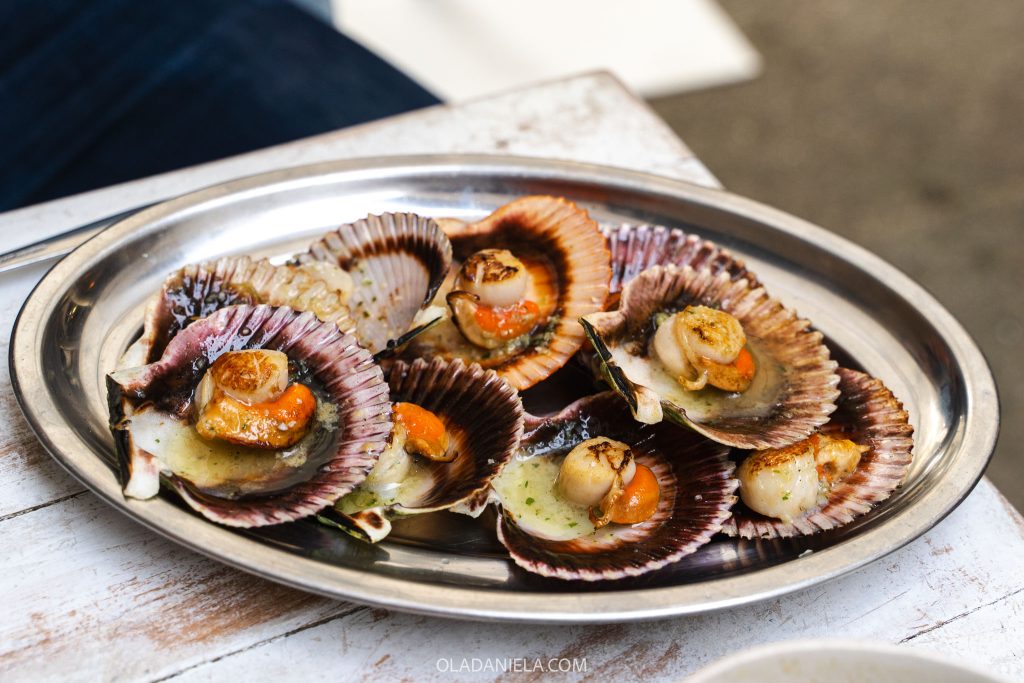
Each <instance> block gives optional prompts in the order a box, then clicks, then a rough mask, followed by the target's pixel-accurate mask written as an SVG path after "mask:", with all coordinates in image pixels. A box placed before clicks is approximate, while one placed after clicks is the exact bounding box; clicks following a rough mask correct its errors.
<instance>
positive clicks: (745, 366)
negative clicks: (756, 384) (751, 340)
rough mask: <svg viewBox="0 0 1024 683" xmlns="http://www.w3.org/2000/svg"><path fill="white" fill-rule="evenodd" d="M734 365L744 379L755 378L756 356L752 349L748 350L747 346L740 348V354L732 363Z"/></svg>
mask: <svg viewBox="0 0 1024 683" xmlns="http://www.w3.org/2000/svg"><path fill="white" fill-rule="evenodd" d="M732 365H733V367H734V368H736V372H738V373H739V374H740V376H741V377H743V379H747V380H750V379H753V378H754V371H755V369H756V368H755V365H754V356H753V355H751V353H750V351H747V347H745V346H744V347H743V348H742V349H740V354H739V355H738V356H736V360H734V361H733V363H732Z"/></svg>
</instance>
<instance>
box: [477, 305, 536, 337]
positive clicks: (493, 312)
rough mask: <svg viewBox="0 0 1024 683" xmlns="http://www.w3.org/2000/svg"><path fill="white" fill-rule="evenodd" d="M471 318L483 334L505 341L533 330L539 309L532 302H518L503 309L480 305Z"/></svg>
mask: <svg viewBox="0 0 1024 683" xmlns="http://www.w3.org/2000/svg"><path fill="white" fill-rule="evenodd" d="M473 317H474V318H475V319H476V324H477V325H478V326H479V327H480V329H481V330H483V331H484V332H485V333H487V334H489V335H491V336H493V337H497V338H498V339H502V340H505V341H507V340H510V339H515V338H516V337H521V336H523V335H524V334H526V333H527V332H529V331H530V330H532V329H533V328H534V326H535V325H536V324H537V319H538V318H539V317H540V307H539V306H537V304H535V303H534V302H532V301H520V302H519V303H518V304H515V305H513V306H506V307H504V308H492V307H491V306H484V305H482V304H480V305H478V306H477V307H476V310H475V311H474V313H473Z"/></svg>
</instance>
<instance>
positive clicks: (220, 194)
mask: <svg viewBox="0 0 1024 683" xmlns="http://www.w3.org/2000/svg"><path fill="white" fill-rule="evenodd" d="M460 170H461V171H463V172H467V171H472V172H473V173H476V174H480V173H490V174H495V175H502V176H507V177H529V178H533V179H538V180H544V179H548V180H567V179H569V180H572V181H573V182H579V183H591V184H594V185H604V186H608V185H614V186H616V187H617V188H619V189H622V190H627V191H628V190H629V189H630V188H633V189H636V190H641V189H642V190H643V191H644V192H645V193H650V192H652V191H654V192H657V193H659V194H663V195H665V196H666V197H668V198H671V199H675V200H677V201H686V202H690V203H696V204H701V205H704V206H706V207H708V208H711V209H714V210H720V211H726V212H729V213H732V214H736V215H738V216H740V217H742V218H745V219H747V220H752V221H757V222H761V223H766V224H770V225H771V226H772V228H773V229H776V230H781V231H783V232H785V233H788V234H790V235H792V236H793V237H796V238H797V239H800V240H803V241H806V242H810V243H811V244H814V245H816V246H819V247H823V248H825V249H826V250H828V251H830V252H832V253H833V254H842V257H843V258H844V259H845V260H847V261H849V262H852V264H853V265H855V266H856V267H857V268H858V269H860V270H862V271H866V272H868V273H870V274H871V276H872V277H873V278H874V279H876V280H879V281H882V282H884V283H885V284H886V285H887V286H889V287H893V288H897V289H899V291H900V292H901V293H902V294H903V296H904V298H906V299H908V300H911V301H912V302H913V305H915V306H916V307H917V308H918V310H919V311H920V312H921V313H923V314H925V315H926V316H927V317H928V319H929V320H930V321H931V322H932V323H933V324H934V325H935V327H936V328H937V329H939V330H941V333H942V336H943V338H944V340H945V341H946V343H947V344H948V345H949V347H950V350H951V351H952V354H953V357H954V362H955V364H956V365H957V366H958V367H959V368H960V371H961V373H962V375H963V377H964V380H965V382H964V384H965V387H964V390H965V393H966V399H967V401H966V404H965V405H966V406H967V407H968V408H969V410H967V411H966V412H967V413H968V414H967V415H965V416H962V417H963V418H964V420H965V425H964V431H963V439H962V442H961V444H960V447H959V449H958V450H957V452H956V459H957V461H958V462H957V465H958V466H957V468H956V474H957V475H958V476H957V477H950V470H951V469H952V468H947V471H946V472H945V473H943V478H944V479H946V480H947V481H946V482H945V483H946V484H947V485H945V486H934V487H932V489H931V490H929V491H926V492H925V493H924V494H923V495H922V496H921V497H920V498H919V499H918V500H916V501H915V502H914V503H913V505H912V506H911V507H909V508H908V509H907V510H905V511H903V512H901V513H900V514H896V515H893V516H892V517H890V518H888V519H884V520H882V521H881V522H880V523H879V524H878V525H877V526H876V527H873V528H871V529H868V530H866V531H864V532H863V533H861V534H858V535H857V536H855V537H853V538H850V539H847V540H845V541H844V542H843V543H842V544H839V545H838V546H836V547H832V548H827V549H824V550H820V551H816V552H814V553H813V554H811V555H809V556H807V557H801V558H799V559H797V560H792V561H789V562H784V563H781V564H779V565H776V566H774V567H769V568H767V569H762V570H758V571H755V572H750V573H744V574H740V575H737V576H731V577H727V578H722V579H712V580H707V581H698V582H694V583H685V584H679V585H674V586H663V587H658V588H640V589H628V590H621V591H616V590H607V591H599V592H582V593H581V592H572V591H553V592H544V593H540V592H537V593H534V592H529V593H520V592H510V591H502V590H496V589H489V588H481V587H463V586H458V585H454V584H447V583H443V584H442V583H431V584H426V583H418V582H415V581H410V580H407V579H403V578H400V577H393V576H386V575H382V574H379V573H375V572H368V571H365V570H361V569H355V568H348V567H342V566H338V565H328V564H326V563H324V562H321V561H318V560H313V559H310V558H306V557H301V556H299V555H296V554H293V553H288V552H287V551H285V550H282V549H277V548H272V547H270V546H268V545H266V544H263V543H260V542H259V541H256V540H254V539H250V538H248V537H246V536H244V535H243V534H238V533H235V532H233V531H231V530H228V529H226V528H223V527H220V526H218V525H215V524H211V523H209V522H207V521H206V520H204V519H201V518H199V517H198V516H195V515H193V514H192V513H190V512H187V511H185V510H182V509H180V508H178V507H176V506H174V505H173V504H172V503H170V502H169V501H166V500H163V499H154V500H150V501H134V500H127V499H125V498H124V497H123V496H122V494H121V490H120V487H119V486H118V485H117V480H116V477H114V476H112V473H111V470H110V469H109V467H108V466H107V465H106V463H103V462H102V461H100V460H99V459H98V458H95V457H94V456H93V455H92V454H91V452H90V451H88V450H87V449H84V448H82V445H83V443H82V441H81V440H80V439H78V438H77V437H76V436H75V434H74V432H73V431H72V429H71V427H70V425H67V424H65V423H63V422H62V419H61V416H60V412H59V411H58V410H57V408H56V406H55V405H54V404H53V402H52V401H51V400H50V397H49V392H48V391H45V390H40V389H43V388H44V387H45V385H46V381H45V373H44V372H43V371H42V368H41V366H40V363H39V362H38V360H39V355H38V353H37V351H38V350H39V345H40V342H41V338H42V333H43V330H44V327H45V323H46V321H48V320H49V319H50V316H51V314H52V312H53V308H54V305H53V304H55V302H56V301H57V300H58V297H59V295H60V294H62V293H63V292H64V291H65V288H64V287H62V284H61V283H62V281H68V279H69V275H72V274H74V273H77V272H79V271H80V266H81V265H82V264H84V263H87V262H88V261H89V260H90V259H93V258H95V257H97V256H98V255H100V254H101V253H103V252H104V251H106V250H108V249H116V248H117V243H118V242H119V241H120V240H121V239H123V238H125V237H127V236H128V235H129V234H131V233H132V232H133V231H135V230H136V229H138V228H140V227H142V226H144V225H146V224H150V223H153V222H155V221H159V220H161V219H163V218H166V217H168V216H171V215H173V214H175V213H176V212H178V211H181V210H187V209H189V208H194V207H196V206H199V205H203V204H205V203H207V202H212V201H216V200H223V199H228V198H231V197H235V196H237V195H244V194H245V193H246V192H247V191H259V190H264V191H266V190H267V189H268V188H269V187H271V186H275V187H280V188H281V189H283V188H284V187H286V186H287V185H288V184H290V183H295V182H303V181H310V180H314V179H320V181H321V182H328V177H331V178H333V177H335V176H341V178H340V180H349V181H350V182H354V181H355V180H357V179H366V178H372V177H376V176H384V177H392V178H396V177H402V176H409V177H413V176H419V175H424V174H428V175H447V176H454V177H457V175H458V172H459V171H460ZM9 366H10V376H11V384H12V388H13V390H14V393H15V396H16V398H17V400H18V404H19V406H20V407H21V410H22V412H23V413H24V415H25V418H26V420H27V421H28V423H29V425H30V426H31V428H32V431H33V432H34V433H35V435H36V437H37V438H38V439H39V440H40V442H41V443H42V444H43V446H44V447H45V448H46V450H47V452H48V453H50V455H51V456H52V457H53V458H54V459H55V460H57V462H58V463H60V464H61V465H62V466H63V467H64V468H65V469H66V470H68V472H70V473H71V474H72V476H74V477H75V478H76V479H78V480H79V481H80V482H81V483H82V484H83V485H84V486H85V487H86V488H88V489H90V490H91V491H93V492H94V493H96V494H97V495H98V496H99V497H100V498H101V499H102V500H103V501H104V502H106V503H107V504H109V505H111V506H112V507H114V508H115V509H117V510H118V511H119V512H121V513H123V514H126V515H127V516H129V517H130V518H132V519H134V520H135V521H137V522H140V523H142V524H143V525H145V526H147V527H149V528H150V529H153V530H155V531H157V532H158V533H160V534H161V535H163V536H165V537H167V538H169V539H170V540H172V541H174V542H176V543H178V544H179V545H182V546H185V547H187V548H189V549H191V550H194V551H196V552H199V553H200V554H203V555H205V556H207V557H211V558H212V559H215V560H217V561H219V562H222V563H225V564H228V565H231V566H234V567H236V568H238V569H242V570H243V571H247V572H249V573H252V574H256V575H258V576H261V577H263V578H266V579H269V580H272V581H276V582H278V583H283V584H286V585H289V586H292V587H295V588H299V589H302V590H306V591H309V592H313V593H319V594H321V595H326V596H328V597H332V598H335V599H343V600H349V601H353V602H358V603H361V604H368V605H371V606H374V607H383V608H387V609H395V610H399V611H403V612H412V613H417V614H427V615H433V616H444V617H454V618H469V619H476V620H488V621H514V622H533V623H576V624H581V623H611V622H622V621H638V620H650V619H659V618H668V617H672V616H681V615H690V614H699V613H706V612H711V611H716V610H720V609H726V608H730V607H735V606H739V605H743V604H749V603H754V602H760V601H763V600H767V599H771V598H775V597H779V596H781V595H785V594H787V593H792V592H795V591H798V590H801V589H803V588H807V587H810V586H812V585H815V584H817V583H822V582H825V581H830V580H832V579H834V578H836V577H838V576H840V575H843V574H846V573H849V572H851V571H854V570H855V569H858V568H860V567H862V566H864V565H866V564H869V563H871V562H874V561H876V560H878V559H880V558H881V557H884V556H885V555H888V554H889V553H892V552H894V551H896V550H898V549H899V548H901V547H903V546H905V545H906V544H908V543H910V542H911V541H913V540H915V539H917V538H918V537H920V536H921V535H922V534H924V533H925V532H927V531H928V530H930V529H931V528H933V527H934V526H935V525H936V524H938V523H939V522H940V521H941V520H942V519H943V518H945V517H946V516H947V515H948V514H949V513H950V512H951V511H952V510H953V509H955V508H956V507H957V506H958V505H959V504H960V503H961V502H962V501H963V500H964V499H965V498H966V497H967V495H969V493H970V492H971V491H972V490H973V489H974V487H975V486H976V485H977V483H978V481H979V480H980V479H981V477H982V475H983V474H984V470H985V467H986V466H987V465H988V462H989V460H990V459H991V457H992V454H993V451H994V448H995V443H996V439H997V436H998V431H999V399H998V395H997V391H996V385H995V380H994V378H993V376H992V372H991V370H990V368H989V366H988V364H987V362H986V361H985V358H984V356H983V354H982V352H981V351H980V349H979V348H978V346H977V344H976V343H975V342H974V340H973V339H972V338H971V336H970V334H969V333H968V332H967V331H966V330H965V329H964V328H963V326H962V325H961V324H960V323H959V322H958V321H957V320H956V319H955V318H954V317H953V316H952V314H950V313H949V312H948V311H947V310H946V309H945V307H943V306H942V305H941V304H940V303H939V302H938V301H937V300H936V299H935V298H934V297H933V296H932V295H931V294H930V293H929V292H927V291H926V290H925V289H924V288H923V287H922V286H921V285H919V284H917V283H916V282H914V281H913V280H912V279H910V278H909V277H908V276H907V275H905V274H904V273H902V272H901V271H900V270H898V269H897V268H895V267H894V266H892V265H891V264H889V263H887V262H886V261H884V260H883V259H881V258H880V257H878V256H876V255H874V254H873V253H871V252H869V251H868V250H866V249H864V248H863V247H860V246H858V245H856V244H854V243H853V242H850V241H849V240H847V239H845V238H843V237H840V236H839V235H836V234H834V233H831V232H829V231H827V230H825V229H824V228H821V227H819V226H816V225H814V224H812V223H810V222H808V221H805V220H803V219H801V218H797V217H796V216H793V215H791V214H788V213H786V212H783V211H781V210H779V209H775V208H773V207H770V206H767V205H765V204H762V203H760V202H757V201H755V200H751V199H748V198H745V197H742V196H739V195H735V194H732V193H730V192H728V191H725V190H720V189H714V188H707V187H703V186H698V185H694V184H692V183H687V182H685V181H681V180H675V179H672V178H667V177H663V176H657V175H653V174H650V173H646V172H641V171H633V170H628V169H622V168H616V167H611V166H601V165H596V164H588V163H581V162H573V161H560V160H552V159H540V158H532V157H516V156H504V155H502V156H498V155H480V154H458V155H449V154H446V155H405V156H391V157H375V158H357V159H346V160H339V161H329V162H320V163H316V164H308V165H303V166H295V167H289V168H283V169H278V170H274V171H269V172H264V173H260V174H256V175H251V176H246V177H243V178H238V179H235V180H231V181H227V182H224V183H218V184H216V185H212V186H209V187H206V188H202V189H199V190H195V191H193V192H189V193H187V194H184V195H181V196H179V197H175V198H172V199H169V200H166V201H163V202H159V203H157V204H154V205H153V206H150V207H146V208H144V209H142V210H140V211H139V212H137V213H134V214H132V215H131V216H129V217H127V218H124V219H122V220H120V221H118V222H116V223H114V224H112V225H111V226H110V227H108V228H107V229H105V230H103V231H102V232H100V233H99V234H97V235H96V236H95V237H93V238H91V239H90V240H88V241H87V242H85V243H84V244H82V245H81V246H79V247H78V248H77V249H75V250H74V251H73V252H71V253H70V254H69V255H68V256H66V257H65V258H64V259H62V260H61V261H59V262H58V263H56V264H55V265H54V266H53V267H52V268H51V269H50V270H49V271H48V272H47V273H46V275H44V276H43V278H42V279H41V280H40V281H39V282H38V283H37V284H36V286H35V287H34V288H33V290H32V292H31V293H30V294H29V295H28V298H27V299H26V301H25V303H24V304H23V305H22V308H21V310H20V311H19V313H18V317H17V319H16V321H15V324H14V327H13V331H12V336H11V344H10V352H9ZM965 474H967V475H968V476H966V477H964V475H965ZM949 479H953V481H948V480H949ZM910 522H914V523H910ZM882 537H885V538H884V542H883V541H882ZM841 551H842V552H841ZM842 555H845V556H847V557H846V558H845V559H841V556H842ZM850 555H852V559H851V558H850V557H849V556H850ZM612 596H614V598H620V599H614V598H613V599H609V598H610V597H612ZM620 605H625V607H620Z"/></svg>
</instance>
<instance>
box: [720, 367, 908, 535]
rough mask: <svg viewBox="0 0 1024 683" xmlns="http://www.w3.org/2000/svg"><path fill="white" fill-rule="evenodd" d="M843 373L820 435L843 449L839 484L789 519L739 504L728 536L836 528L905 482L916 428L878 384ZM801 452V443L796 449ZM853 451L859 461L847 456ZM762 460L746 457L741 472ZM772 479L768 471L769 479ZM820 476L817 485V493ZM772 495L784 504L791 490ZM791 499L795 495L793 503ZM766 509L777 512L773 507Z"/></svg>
mask: <svg viewBox="0 0 1024 683" xmlns="http://www.w3.org/2000/svg"><path fill="white" fill-rule="evenodd" d="M838 374H839V379H840V382H839V390H840V397H839V401H838V408H837V409H836V411H835V412H834V413H833V414H832V418H831V419H830V420H829V422H828V424H826V425H824V426H823V427H822V428H821V430H820V434H821V435H822V437H824V438H825V439H827V444H826V446H825V448H826V449H827V448H829V447H836V446H840V447H841V448H839V449H838V450H840V451H842V452H843V453H842V454H841V457H839V458H838V459H837V458H832V460H834V461H835V462H837V463H838V465H839V466H840V471H839V472H838V473H837V475H838V476H837V477H836V483H835V484H834V485H833V486H831V487H828V488H825V489H822V490H820V494H819V496H816V498H815V500H813V501H811V502H810V504H808V505H804V506H801V509H799V510H796V509H792V510H790V514H788V515H783V517H786V518H785V519H779V518H777V517H768V516H766V515H764V514H759V513H756V512H754V511H753V510H751V509H750V507H749V506H747V505H744V504H742V503H740V504H738V505H737V506H736V508H735V509H734V515H733V518H732V519H730V520H729V521H728V522H727V523H726V525H725V526H724V527H723V531H724V532H725V533H727V534H729V535H732V536H737V535H738V536H741V537H742V538H748V539H749V538H765V539H773V538H776V539H777V538H788V537H793V536H806V535H810V534H814V533H818V532H820V531H826V530H829V529H835V528H837V527H840V526H843V525H844V524H849V523H850V522H852V521H853V520H854V519H856V518H857V517H859V516H861V515H864V514H866V513H867V512H868V511H870V510H871V509H872V507H874V506H875V505H877V504H878V503H880V502H882V501H884V500H885V499H887V498H888V497H889V496H891V495H892V493H893V492H894V491H895V490H896V489H897V488H898V487H899V485H900V484H901V483H902V482H903V480H904V479H905V478H906V476H907V472H908V471H909V470H910V465H911V463H912V459H913V455H912V451H913V433H914V429H913V427H912V426H911V425H910V422H909V417H908V415H907V412H906V411H905V410H904V409H903V405H902V404H901V403H900V402H899V401H898V400H897V399H896V397H895V396H893V394H892V392H891V391H890V390H889V389H888V388H887V387H886V386H885V385H884V384H882V382H881V381H880V380H878V379H875V378H873V377H871V376H869V375H866V374H864V373H862V372H858V371H856V370H849V369H846V368H840V369H839V371H838ZM851 446H852V447H853V448H852V449H851ZM801 447H802V445H801V444H798V445H797V446H796V448H801ZM818 450H819V451H820V450H821V449H820V448H819V449H818ZM851 450H853V451H855V452H856V453H857V454H858V455H859V457H857V458H847V457H845V453H846V452H849V451H851ZM758 455H759V454H758V453H756V452H755V453H751V454H746V455H745V456H741V457H744V458H745V459H744V461H743V463H742V464H741V465H740V468H741V470H742V469H743V467H744V465H745V464H746V462H748V461H749V460H751V459H752V458H757V457H758ZM848 459H850V460H853V461H855V462H856V465H855V467H854V468H853V471H852V472H845V471H842V466H843V465H844V464H846V463H844V460H848ZM812 466H813V463H812ZM771 474H772V472H770V471H768V472H766V475H771ZM816 475H817V473H815V476H814V486H815V488H818V477H817V476H816ZM746 485H747V484H744V486H746ZM773 485H775V486H777V484H771V483H769V484H768V487H771V486H773ZM768 492H769V493H772V492H774V493H775V494H776V495H777V498H778V499H779V500H781V498H782V497H785V496H786V493H787V492H788V489H787V488H786V487H785V486H783V487H782V488H775V489H772V488H769V489H768ZM792 496H793V494H790V499H792ZM744 498H746V495H744ZM776 504H778V503H776ZM762 510H763V511H765V512H769V513H771V512H774V510H773V509H771V507H769V508H762ZM794 513H795V514H794Z"/></svg>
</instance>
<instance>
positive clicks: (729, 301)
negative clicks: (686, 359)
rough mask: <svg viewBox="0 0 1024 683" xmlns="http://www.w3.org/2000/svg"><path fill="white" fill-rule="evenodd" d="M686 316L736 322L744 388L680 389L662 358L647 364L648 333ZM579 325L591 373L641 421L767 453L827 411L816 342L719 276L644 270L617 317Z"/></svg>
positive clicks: (741, 283) (822, 349)
mask: <svg viewBox="0 0 1024 683" xmlns="http://www.w3.org/2000/svg"><path fill="white" fill-rule="evenodd" d="M688 308H689V310H693V309H694V308H706V309H713V310H720V311H722V312H724V313H726V314H728V316H729V317H731V318H734V319H735V320H736V321H738V323H739V324H740V326H741V327H742V330H743V333H744V336H745V338H746V339H745V342H746V343H745V345H744V347H743V348H744V349H745V350H746V351H747V352H748V353H749V358H748V362H749V364H750V365H751V366H752V367H751V368H750V370H751V372H752V376H749V375H748V376H747V377H746V378H745V379H746V381H745V382H744V385H745V386H746V389H744V390H743V391H732V390H729V391H727V390H724V389H719V388H717V387H715V386H711V385H710V384H709V385H708V386H705V387H704V388H697V387H699V386H700V383H698V384H697V385H695V386H694V387H693V388H687V386H686V385H684V383H683V382H681V381H680V377H679V376H678V375H676V374H673V373H672V372H670V371H669V369H668V367H666V364H665V362H664V361H665V360H668V361H669V364H671V363H672V359H668V358H665V357H663V358H660V359H659V358H658V357H657V351H656V349H654V347H655V344H653V343H652V340H653V338H654V337H655V334H656V331H657V330H658V329H659V328H660V327H661V326H662V325H663V323H665V322H666V321H669V320H672V319H673V317H674V316H676V314H677V313H679V312H680V311H685V310H687V309H688ZM581 322H582V323H583V326H584V328H585V329H586V332H587V335H588V337H589V338H590V340H591V342H592V343H593V346H594V349H595V351H596V353H597V355H598V357H599V358H598V360H599V363H598V364H597V369H598V371H599V373H600V374H601V376H603V377H604V379H605V380H606V381H607V382H608V383H609V384H610V385H611V387H612V388H613V389H614V390H615V391H617V392H618V393H619V394H620V395H622V396H623V398H625V399H626V401H627V403H628V404H629V406H630V408H631V410H632V411H633V414H634V416H635V417H636V419H637V420H639V421H641V422H645V423H657V422H660V421H661V420H662V419H664V418H668V419H669V420H670V421H673V422H676V423H678V424H681V425H684V426H686V427H689V428H691V429H693V430H695V431H697V432H699V433H700V434H703V435H704V436H706V437H708V438H709V439H713V440H715V441H718V442H719V443H723V444H726V445H729V446H734V447H737V448H751V449H758V448H777V447H781V446H786V445H788V444H791V443H794V442H796V441H799V440H800V439H803V438H806V437H807V436H809V435H810V434H811V433H812V432H814V431H815V430H816V429H817V428H818V427H820V426H821V425H823V424H824V423H825V422H826V421H827V420H828V416H829V414H830V413H831V412H832V411H833V410H835V400H836V398H837V397H838V395H839V391H838V389H837V388H836V385H837V384H838V382H839V378H838V376H837V375H836V372H835V369H836V367H837V364H836V363H835V362H834V361H832V360H830V358H829V351H828V348H827V347H826V346H825V344H824V343H823V340H822V335H821V333H820V332H817V331H812V330H811V329H809V328H810V323H809V322H807V321H806V320H803V319H800V318H798V317H797V316H796V314H795V313H793V312H792V311H790V310H788V309H786V308H785V307H784V306H783V305H782V304H781V303H780V302H779V301H777V300H775V299H773V298H771V297H770V296H769V295H768V294H767V293H766V292H765V290H764V289H763V288H760V287H758V288H755V289H751V287H750V285H749V283H748V282H747V281H746V280H745V279H740V280H734V279H733V278H732V277H731V275H730V274H729V272H727V271H721V272H719V273H718V274H717V275H716V274H715V273H713V272H712V271H710V270H706V269H705V270H694V269H692V268H690V267H688V266H684V267H682V268H677V267H675V266H671V265H670V266H654V267H652V268H649V269H648V270H646V271H644V272H643V273H641V274H640V275H638V276H637V277H636V278H635V279H634V280H632V281H631V282H629V284H627V285H626V287H625V289H624V290H623V292H622V298H621V300H620V304H619V308H618V309H617V310H615V311H607V312H601V313H594V314H591V315H588V316H585V317H584V318H583V319H582V321H581ZM723 386H729V385H728V384H723Z"/></svg>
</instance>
